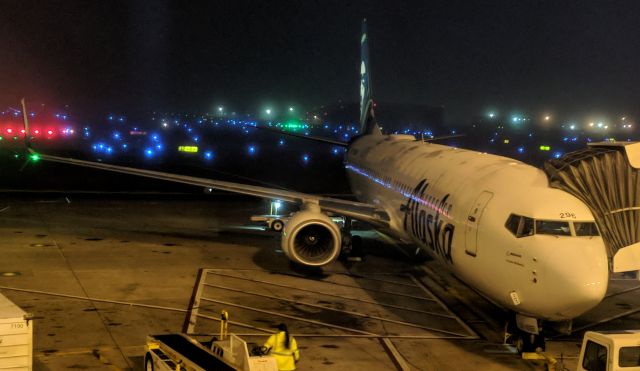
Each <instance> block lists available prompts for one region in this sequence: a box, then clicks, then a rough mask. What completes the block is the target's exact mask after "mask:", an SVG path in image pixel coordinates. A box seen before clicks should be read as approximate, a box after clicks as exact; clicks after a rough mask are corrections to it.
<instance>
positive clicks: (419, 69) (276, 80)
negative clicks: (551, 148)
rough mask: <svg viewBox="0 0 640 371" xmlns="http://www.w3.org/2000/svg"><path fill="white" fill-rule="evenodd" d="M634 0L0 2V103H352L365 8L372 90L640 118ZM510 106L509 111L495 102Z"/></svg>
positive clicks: (401, 97)
mask: <svg viewBox="0 0 640 371" xmlns="http://www.w3.org/2000/svg"><path fill="white" fill-rule="evenodd" d="M638 14H640V3H638V2H636V1H618V2H605V1H568V2H557V1H545V2H540V1H483V2H468V1H459V2H458V1H429V2H419V1H416V2H405V1H394V2H359V1H355V2H351V1H350V2H342V1H322V2H315V1H314V2H311V1H282V2H259V1H255V2H252V1H228V2H227V1H215V2H207V3H204V4H195V3H192V2H177V1H176V2H171V1H153V2H147V1H92V2H86V1H61V2H39V1H17V0H15V1H14V0H5V1H3V2H2V3H0V45H1V48H0V50H1V51H0V56H1V60H2V63H1V64H0V86H1V87H2V89H0V105H2V106H6V105H16V102H17V100H18V99H19V98H20V97H21V96H27V97H29V98H30V99H31V100H36V101H42V102H47V103H49V104H53V105H63V104H70V105H71V107H72V109H73V110H77V111H82V112H94V111H108V110H114V109H117V110H121V111H127V112H132V111H151V110H175V111H191V112H207V111H213V109H214V107H216V106H217V105H220V104H224V105H225V106H227V107H230V109H233V110H237V111H239V112H255V111H257V110H259V109H260V107H263V106H264V105H267V104H274V105H281V106H285V105H296V106H300V107H304V108H312V107H314V106H319V105H322V104H328V103H332V102H335V101H336V100H337V99H343V100H344V101H356V100H357V95H358V80H357V78H358V75H357V74H358V71H359V68H358V66H359V56H358V52H359V51H358V41H359V40H358V37H359V28H360V21H361V19H362V18H365V17H366V18H367V19H368V22H369V32H370V42H371V64H372V67H371V68H372V78H373V89H374V94H375V95H376V97H377V99H378V100H379V101H388V102H409V103H423V104H428V105H434V106H439V105H443V106H445V117H446V121H448V122H468V121H469V120H470V119H471V118H472V117H474V116H477V115H482V114H484V113H486V112H487V110H496V111H497V112H500V111H501V110H502V111H504V110H523V111H529V112H543V111H550V112H560V113H561V114H562V115H574V116H576V117H581V116H584V115H589V114H594V113H602V114H608V115H612V116H615V115H628V116H630V117H632V118H637V117H638V116H639V113H640V112H639V110H638V108H637V102H638V100H639V98H640V74H639V73H638V65H639V61H640V51H639V47H640V32H638V26H637V20H636V18H637V15H638ZM503 113H504V114H508V113H507V112H503Z"/></svg>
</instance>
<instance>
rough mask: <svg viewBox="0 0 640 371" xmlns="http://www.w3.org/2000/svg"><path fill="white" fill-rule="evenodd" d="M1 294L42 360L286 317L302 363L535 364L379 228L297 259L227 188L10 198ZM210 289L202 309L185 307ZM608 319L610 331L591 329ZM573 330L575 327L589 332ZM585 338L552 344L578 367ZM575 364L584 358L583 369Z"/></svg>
mask: <svg viewBox="0 0 640 371" xmlns="http://www.w3.org/2000/svg"><path fill="white" fill-rule="evenodd" d="M0 201H1V203H0V210H1V209H3V208H4V207H6V206H8V208H7V209H4V211H2V212H0V233H1V234H2V236H3V238H2V239H1V240H0V254H2V259H0V292H2V294H4V295H5V296H7V297H8V298H10V299H11V300H13V301H14V302H15V303H16V304H17V305H19V306H20V307H22V308H23V309H25V310H26V311H28V312H31V313H32V314H33V315H34V326H35V327H34V369H35V370H60V369H88V370H114V369H115V370H142V368H143V367H142V366H143V356H144V343H145V337H146V335H147V334H159V333H172V332H179V331H181V330H182V329H183V327H184V325H185V319H186V318H187V316H189V315H190V316H191V318H192V319H193V321H192V326H191V328H190V330H191V332H193V333H196V334H199V335H201V336H202V337H203V338H206V337H208V336H210V335H212V334H215V333H216V332H217V330H218V326H219V325H218V322H217V321H215V320H212V319H208V317H212V318H216V317H217V315H218V314H219V311H220V310H222V309H226V310H227V311H228V312H229V314H230V319H231V324H230V331H231V332H234V333H239V334H242V335H243V336H245V337H246V338H247V339H249V340H251V341H253V342H256V343H261V342H263V341H265V340H266V337H267V336H268V334H269V331H273V330H274V328H273V326H275V325H277V324H278V323H279V322H285V323H287V324H289V327H290V330H291V332H292V333H293V334H294V335H295V336H296V338H297V339H298V344H299V347H300V351H301V362H300V363H299V364H298V368H299V369H300V370H343V369H355V368H359V369H367V370H389V369H400V368H401V367H406V368H408V369H417V370H538V369H543V366H542V365H541V364H534V363H531V362H525V361H523V360H521V359H519V357H518V356H517V355H515V354H513V353H511V352H510V351H509V349H508V348H507V347H504V346H502V345H501V341H502V331H501V327H502V325H503V323H502V319H503V315H504V314H503V313H502V312H501V311H500V310H499V309H497V308H495V307H493V306H492V305H491V304H490V303H488V302H486V301H485V300H484V299H482V298H481V297H479V296H478V295H477V294H475V293H474V292H473V291H471V290H470V289H469V288H467V287H466V286H464V285H462V284H461V283H460V282H459V281H457V280H456V279H455V278H454V277H452V276H451V275H450V274H449V273H447V272H446V271H445V270H443V269H442V267H441V266H440V265H439V264H438V263H437V262H434V261H427V262H424V263H417V262H416V261H415V259H412V258H410V257H409V256H410V251H409V250H407V249H405V248H403V247H402V246H393V245H392V244H390V243H389V241H386V240H385V239H384V238H381V237H379V236H377V235H375V234H374V233H372V232H370V231H363V232H361V233H362V234H363V235H364V237H365V242H366V245H367V246H368V253H367V255H366V257H365V259H364V260H363V261H362V262H345V261H338V262H335V263H334V264H332V265H330V266H328V267H326V268H325V269H323V270H322V271H314V272H309V271H306V270H301V269H299V268H296V267H293V266H291V265H290V264H289V261H288V259H287V258H286V257H285V256H284V254H283V253H282V251H281V250H280V245H279V238H278V236H277V235H276V234H274V233H271V232H265V231H262V230H261V229H260V228H251V227H246V226H245V225H246V224H247V223H248V220H249V217H250V216H251V215H252V214H260V213H264V212H266V207H267V204H266V203H265V202H264V201H262V200H257V199H253V198H248V197H238V196H229V195H215V194H214V195H186V196H184V195H162V194H144V195H142V194H140V195H100V194H92V195H73V194H72V195H69V194H62V193H61V194H39V193H35V194H32V195H28V196H24V195H21V196H16V195H8V194H5V195H4V196H3V197H2V198H0ZM198 285H201V287H203V290H201V291H200V293H199V294H198V295H200V296H199V297H198V298H199V299H200V300H201V303H202V304H201V305H200V306H199V308H198V311H197V313H194V312H193V311H191V312H189V308H190V304H191V303H192V300H193V298H194V295H193V294H194V288H195V287H198ZM637 285H638V282H637V281H612V284H611V290H612V291H611V292H610V296H608V298H607V299H606V300H605V302H604V303H603V306H602V307H603V308H604V309H603V310H601V311H600V312H599V311H598V310H594V311H592V312H590V313H587V315H585V316H583V317H581V318H580V319H578V320H577V321H576V325H577V326H583V327H584V329H590V328H603V326H618V327H619V326H630V325H631V324H633V323H634V321H635V323H637V321H638V310H636V309H637V308H640V300H638V299H636V296H637V295H635V294H637V290H635V287H637ZM598 322H603V323H602V324H599V325H594V324H596V323H598ZM577 326H576V327H577ZM578 343H579V338H578V337H577V336H574V337H568V338H566V337H565V338H558V339H555V340H551V341H549V342H548V343H547V350H548V352H549V353H550V354H552V355H555V356H559V355H560V353H562V354H563V356H564V357H565V358H566V360H567V363H566V367H567V368H569V369H572V368H573V369H575V357H577V354H578V352H579V348H578V347H577V346H576V344H578ZM572 362H573V363H572Z"/></svg>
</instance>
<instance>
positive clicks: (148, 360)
mask: <svg viewBox="0 0 640 371" xmlns="http://www.w3.org/2000/svg"><path fill="white" fill-rule="evenodd" d="M144 369H145V371H154V370H155V366H154V365H153V358H152V357H151V355H150V354H149V353H147V355H146V356H145V357H144Z"/></svg>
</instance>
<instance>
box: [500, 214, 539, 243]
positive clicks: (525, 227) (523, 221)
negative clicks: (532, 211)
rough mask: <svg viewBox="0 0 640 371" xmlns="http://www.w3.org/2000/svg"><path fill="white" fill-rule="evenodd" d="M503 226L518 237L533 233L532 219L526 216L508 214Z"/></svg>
mask: <svg viewBox="0 0 640 371" xmlns="http://www.w3.org/2000/svg"><path fill="white" fill-rule="evenodd" d="M505 227H506V228H507V229H508V230H509V231H510V232H511V233H513V234H514V235H515V236H516V237H518V238H520V237H527V236H531V235H533V219H531V218H527V217H526V216H521V215H516V214H511V215H509V219H507V223H506V224H505Z"/></svg>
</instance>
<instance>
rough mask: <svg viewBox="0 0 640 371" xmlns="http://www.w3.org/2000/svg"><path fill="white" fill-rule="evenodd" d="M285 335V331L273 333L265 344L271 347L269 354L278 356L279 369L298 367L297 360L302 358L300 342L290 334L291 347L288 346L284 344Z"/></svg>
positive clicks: (289, 369)
mask: <svg viewBox="0 0 640 371" xmlns="http://www.w3.org/2000/svg"><path fill="white" fill-rule="evenodd" d="M285 336H286V335H285V332H284V331H280V332H278V333H277V334H273V335H271V336H270V337H269V340H267V342H266V343H264V346H265V347H267V348H268V349H271V352H270V353H269V354H272V355H273V356H274V357H276V362H277V363H278V370H280V371H291V370H295V369H296V362H297V361H298V360H299V359H300V351H298V344H297V343H296V339H294V338H293V336H289V348H286V347H285V346H284V340H285Z"/></svg>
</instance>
